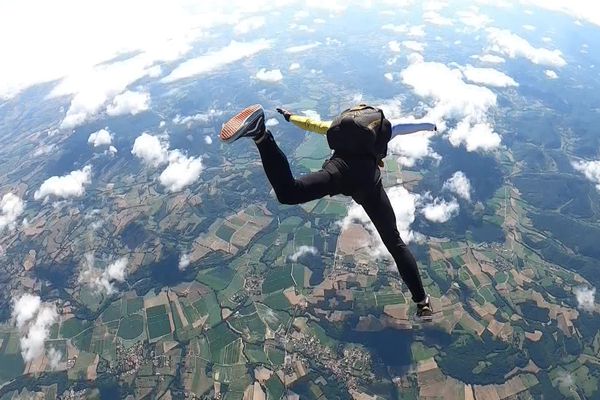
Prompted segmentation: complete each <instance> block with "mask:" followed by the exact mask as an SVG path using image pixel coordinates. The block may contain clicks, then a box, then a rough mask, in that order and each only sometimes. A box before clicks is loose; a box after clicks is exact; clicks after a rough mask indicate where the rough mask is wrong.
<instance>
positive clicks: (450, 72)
mask: <svg viewBox="0 0 600 400" xmlns="http://www.w3.org/2000/svg"><path fill="white" fill-rule="evenodd" d="M401 76H402V80H403V82H404V83H405V84H407V85H408V86H410V87H412V88H413V91H414V92H415V93H416V94H417V95H418V96H420V97H423V98H426V99H431V100H432V101H433V106H432V108H431V109H430V110H429V112H428V115H427V119H431V120H432V121H433V122H434V123H436V124H437V125H438V129H440V128H442V129H443V128H444V126H445V123H444V122H443V120H444V119H445V118H453V119H457V120H459V123H458V124H457V126H456V127H455V128H454V129H452V130H451V131H450V133H449V135H448V139H449V140H450V143H451V144H452V145H453V146H459V145H461V144H464V145H465V146H466V147H467V150H468V151H476V150H492V149H494V148H496V147H498V146H499V145H500V141H501V140H500V136H499V135H498V134H497V133H495V132H494V131H493V129H492V126H491V124H490V122H489V121H488V118H489V117H488V114H489V111H490V109H492V108H493V107H495V106H496V101H497V99H496V95H495V94H494V92H492V91H491V90H490V89H488V88H486V87H482V86H478V85H474V84H470V83H466V82H465V81H464V80H463V77H464V75H463V72H462V71H461V70H460V69H459V68H449V67H448V66H446V65H444V64H441V63H436V62H415V63H412V64H410V65H409V66H408V67H407V68H406V69H404V70H403V71H402V72H401ZM442 129H440V130H442Z"/></svg>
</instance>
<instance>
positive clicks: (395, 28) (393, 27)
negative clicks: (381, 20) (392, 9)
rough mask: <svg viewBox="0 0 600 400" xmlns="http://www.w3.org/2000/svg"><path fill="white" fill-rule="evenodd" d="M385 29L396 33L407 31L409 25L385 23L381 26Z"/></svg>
mask: <svg viewBox="0 0 600 400" xmlns="http://www.w3.org/2000/svg"><path fill="white" fill-rule="evenodd" d="M381 29H383V30H384V31H390V32H394V33H406V31H407V30H408V26H406V25H405V24H402V25H394V24H385V25H383V26H382V27H381Z"/></svg>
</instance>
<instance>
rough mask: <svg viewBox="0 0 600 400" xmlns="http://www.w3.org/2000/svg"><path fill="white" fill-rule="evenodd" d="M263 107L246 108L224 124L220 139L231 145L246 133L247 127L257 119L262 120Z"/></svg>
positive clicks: (255, 105) (256, 105) (257, 105)
mask: <svg viewBox="0 0 600 400" xmlns="http://www.w3.org/2000/svg"><path fill="white" fill-rule="evenodd" d="M261 112H262V106H261V105H260V104H254V105H252V106H250V107H246V108H245V109H243V110H242V111H240V112H239V113H238V114H237V115H235V116H234V117H233V118H231V119H230V120H229V121H227V122H226V123H224V124H223V127H222V128H221V133H219V138H220V139H221V140H222V141H223V142H225V143H231V142H234V141H236V140H237V139H239V138H240V136H242V135H243V134H244V133H246V132H245V129H244V128H245V127H246V126H248V125H249V124H250V123H252V122H254V121H255V119H256V118H260V113H261Z"/></svg>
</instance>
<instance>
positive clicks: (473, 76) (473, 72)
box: [463, 65, 519, 87]
mask: <svg viewBox="0 0 600 400" xmlns="http://www.w3.org/2000/svg"><path fill="white" fill-rule="evenodd" d="M463 73H464V74H465V78H467V80H468V81H470V82H473V83H477V84H481V85H486V86H494V87H509V86H519V84H518V83H517V82H515V80H514V79H513V78H511V77H510V76H508V75H506V74H505V73H504V72H501V71H498V70H496V69H493V68H476V67H473V66H472V65H467V66H466V67H465V68H464V69H463Z"/></svg>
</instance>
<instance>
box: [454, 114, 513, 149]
mask: <svg viewBox="0 0 600 400" xmlns="http://www.w3.org/2000/svg"><path fill="white" fill-rule="evenodd" d="M448 139H449V140H450V143H451V144H452V145H453V146H455V147H458V146H460V145H461V144H464V145H465V147H466V149H467V151H478V150H483V151H492V150H494V149H496V148H498V147H499V146H500V142H501V141H502V139H501V138H500V135H498V134H497V133H496V132H494V130H493V128H492V126H491V125H490V124H489V123H487V122H482V123H476V124H474V125H472V124H470V123H469V122H468V121H464V120H463V121H461V122H459V123H458V125H457V126H456V127H455V128H453V129H451V130H450V132H449V134H448Z"/></svg>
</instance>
